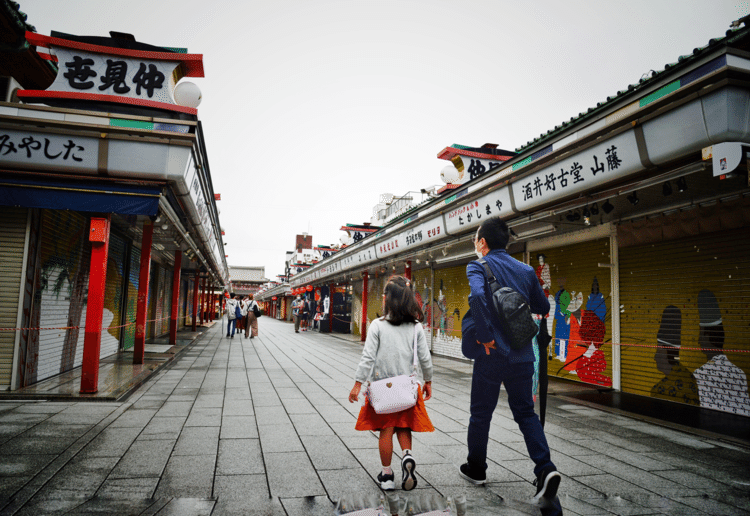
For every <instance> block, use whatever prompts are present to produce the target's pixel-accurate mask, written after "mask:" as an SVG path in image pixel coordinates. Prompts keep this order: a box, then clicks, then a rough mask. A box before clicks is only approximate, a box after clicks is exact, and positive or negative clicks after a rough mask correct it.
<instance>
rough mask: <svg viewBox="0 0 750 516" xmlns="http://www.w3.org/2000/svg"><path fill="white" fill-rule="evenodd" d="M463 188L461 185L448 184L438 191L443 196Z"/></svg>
mask: <svg viewBox="0 0 750 516" xmlns="http://www.w3.org/2000/svg"><path fill="white" fill-rule="evenodd" d="M461 186H463V185H460V184H458V185H454V184H453V183H448V184H447V185H445V186H444V187H442V188H441V189H440V190H438V191H437V193H438V194H441V193H443V192H447V191H449V190H455V189H456V188H459V187H461Z"/></svg>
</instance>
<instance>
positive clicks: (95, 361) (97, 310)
mask: <svg viewBox="0 0 750 516" xmlns="http://www.w3.org/2000/svg"><path fill="white" fill-rule="evenodd" d="M110 221H111V215H109V214H107V215H106V216H105V217H92V218H91V231H90V232H89V241H90V242H91V262H90V269H89V294H88V302H87V304H86V332H85V334H84V337H83V365H82V367H81V393H84V394H94V393H95V392H96V391H98V390H99V354H100V351H101V347H102V316H103V313H104V291H105V289H106V285H107V253H108V252H109V227H110Z"/></svg>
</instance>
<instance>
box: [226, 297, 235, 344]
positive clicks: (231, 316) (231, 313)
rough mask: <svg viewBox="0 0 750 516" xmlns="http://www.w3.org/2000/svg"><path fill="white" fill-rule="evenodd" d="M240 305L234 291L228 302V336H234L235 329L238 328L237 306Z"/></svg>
mask: <svg viewBox="0 0 750 516" xmlns="http://www.w3.org/2000/svg"><path fill="white" fill-rule="evenodd" d="M237 306H238V301H237V300H236V299H235V295H234V292H232V293H231V294H229V299H227V303H226V310H225V312H226V314H227V338H231V339H233V338H234V331H235V329H236V328H237V315H236V313H237V312H236V310H235V309H236V308H237ZM230 331H231V333H230Z"/></svg>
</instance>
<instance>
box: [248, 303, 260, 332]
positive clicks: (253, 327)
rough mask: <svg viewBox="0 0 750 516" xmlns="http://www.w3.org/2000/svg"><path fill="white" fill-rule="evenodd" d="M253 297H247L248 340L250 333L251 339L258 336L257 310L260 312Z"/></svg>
mask: <svg viewBox="0 0 750 516" xmlns="http://www.w3.org/2000/svg"><path fill="white" fill-rule="evenodd" d="M253 297H254V296H253V295H252V294H249V295H248V296H247V301H248V303H247V324H245V337H246V338H247V337H248V333H249V334H250V335H249V337H250V338H251V339H252V338H253V337H257V336H258V318H257V317H256V316H255V309H256V308H257V309H258V310H260V307H259V306H258V303H256V302H255V299H253ZM259 313H260V312H259Z"/></svg>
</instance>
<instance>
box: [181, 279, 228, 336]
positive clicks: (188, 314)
mask: <svg viewBox="0 0 750 516" xmlns="http://www.w3.org/2000/svg"><path fill="white" fill-rule="evenodd" d="M185 283H186V285H187V291H186V292H185V294H186V295H185V326H192V325H193V289H194V288H195V279H194V276H192V277H190V279H188V280H187V281H186V282H185ZM221 303H222V309H223V307H224V303H225V300H223V299H222V301H221ZM222 313H223V312H222Z"/></svg>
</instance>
